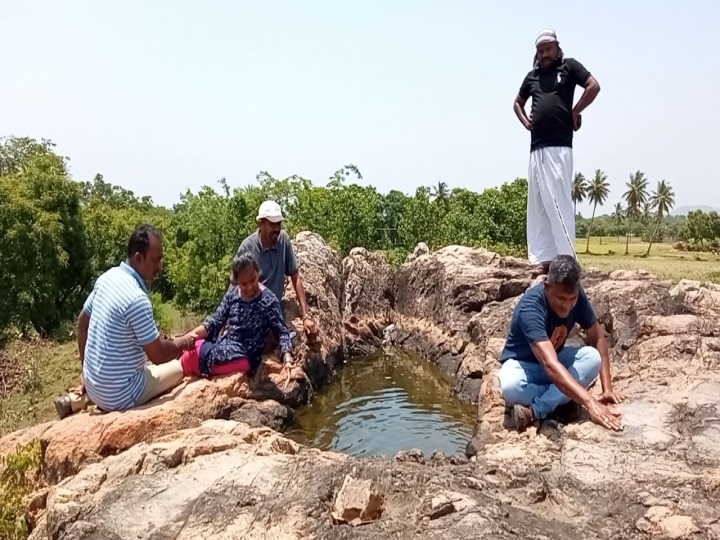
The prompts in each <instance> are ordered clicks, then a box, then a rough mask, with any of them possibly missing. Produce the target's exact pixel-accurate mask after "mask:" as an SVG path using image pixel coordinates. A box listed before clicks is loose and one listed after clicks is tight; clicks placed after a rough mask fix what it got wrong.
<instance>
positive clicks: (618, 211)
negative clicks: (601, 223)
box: [610, 203, 625, 242]
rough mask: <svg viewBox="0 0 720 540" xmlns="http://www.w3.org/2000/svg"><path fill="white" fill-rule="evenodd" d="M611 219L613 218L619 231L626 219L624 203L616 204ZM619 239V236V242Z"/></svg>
mask: <svg viewBox="0 0 720 540" xmlns="http://www.w3.org/2000/svg"><path fill="white" fill-rule="evenodd" d="M610 219H611V220H612V223H613V225H615V226H616V227H617V229H618V231H619V230H620V229H621V228H622V225H623V223H624V221H625V208H623V205H622V203H616V204H615V208H614V210H613V212H612V214H611V215H610ZM619 241H620V238H619V237H618V242H619Z"/></svg>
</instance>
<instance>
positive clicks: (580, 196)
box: [572, 173, 588, 216]
mask: <svg viewBox="0 0 720 540" xmlns="http://www.w3.org/2000/svg"><path fill="white" fill-rule="evenodd" d="M587 189H588V183H587V180H585V176H584V175H583V173H575V178H573V183H572V200H573V215H575V216H577V205H578V203H581V202H583V201H584V200H585V197H586V196H587Z"/></svg>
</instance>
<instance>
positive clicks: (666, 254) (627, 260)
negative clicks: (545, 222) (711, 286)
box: [575, 236, 720, 283]
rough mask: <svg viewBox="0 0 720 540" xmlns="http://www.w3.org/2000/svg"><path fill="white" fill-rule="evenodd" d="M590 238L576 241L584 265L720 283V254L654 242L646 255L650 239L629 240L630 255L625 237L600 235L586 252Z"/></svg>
mask: <svg viewBox="0 0 720 540" xmlns="http://www.w3.org/2000/svg"><path fill="white" fill-rule="evenodd" d="M586 244H587V240H585V239H582V240H581V239H578V240H577V241H576V243H575V245H576V248H575V249H577V252H578V255H579V257H580V260H581V261H582V263H583V265H584V266H586V267H587V266H594V267H596V268H600V269H601V270H617V269H621V268H622V269H628V270H647V271H648V272H650V273H652V274H655V275H656V276H657V277H658V278H660V279H665V280H670V281H679V280H681V279H697V280H700V281H712V282H715V283H720V264H719V263H720V257H718V256H717V255H713V254H712V253H700V252H698V253H695V252H688V251H677V250H675V249H673V248H672V245H671V244H668V243H660V244H653V245H652V248H651V250H650V255H649V256H648V257H645V256H644V255H645V252H646V251H647V247H648V245H647V242H641V241H640V240H639V239H632V238H631V239H630V244H629V246H628V247H629V250H628V251H629V254H628V255H625V237H620V238H619V239H618V238H616V237H614V236H613V237H601V238H591V239H590V253H589V254H586V253H585V247H586Z"/></svg>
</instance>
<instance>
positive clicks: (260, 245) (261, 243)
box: [236, 201, 317, 335]
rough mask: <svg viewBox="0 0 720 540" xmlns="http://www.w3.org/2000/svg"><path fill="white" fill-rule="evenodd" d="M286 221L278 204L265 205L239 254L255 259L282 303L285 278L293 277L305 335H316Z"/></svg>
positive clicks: (264, 280)
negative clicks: (249, 254) (284, 225)
mask: <svg viewBox="0 0 720 540" xmlns="http://www.w3.org/2000/svg"><path fill="white" fill-rule="evenodd" d="M284 220H285V218H284V217H283V215H282V210H281V209H280V205H279V204H278V203H276V202H275V201H265V202H263V203H262V204H261V205H260V210H259V211H258V215H257V222H258V230H257V232H254V233H252V234H251V235H250V236H248V237H247V238H246V239H245V240H243V242H242V244H240V247H239V248H238V250H237V254H236V255H240V254H241V253H242V252H244V251H249V252H250V253H252V254H253V255H254V256H255V260H256V261H257V262H258V265H259V266H260V281H261V282H262V284H263V285H265V286H266V287H267V288H268V289H270V290H271V291H272V292H273V293H275V296H277V298H278V300H280V303H281V304H282V300H283V293H284V290H285V276H290V280H291V281H292V283H293V287H295V293H296V294H297V299H298V303H299V304H300V313H301V315H302V319H303V327H304V329H305V333H306V334H308V335H314V334H315V333H316V332H317V329H316V327H315V322H314V321H313V320H312V319H311V318H310V312H309V311H308V306H307V299H306V298H305V288H304V287H303V282H302V278H301V277H300V270H299V269H298V264H297V258H296V257H295V251H294V250H293V247H292V243H291V242H290V236H289V235H288V233H286V232H285V231H284V230H283V228H282V222H283V221H284Z"/></svg>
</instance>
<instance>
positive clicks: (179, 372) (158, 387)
mask: <svg viewBox="0 0 720 540" xmlns="http://www.w3.org/2000/svg"><path fill="white" fill-rule="evenodd" d="M144 375H145V388H144V390H143V392H142V394H140V397H139V398H138V399H137V401H136V402H135V407H137V406H139V405H144V404H146V403H147V402H148V401H152V400H153V399H155V398H156V397H158V396H161V395H162V394H164V393H165V392H167V391H169V390H172V389H173V388H175V387H176V386H177V385H179V384H180V383H181V382H182V380H183V368H182V364H181V363H180V360H170V361H169V362H165V363H164V364H145V370H144ZM68 396H69V397H70V407H71V408H72V412H73V414H75V413H77V412H79V411H82V410H83V409H85V407H87V405H88V404H89V403H90V399H89V398H88V396H87V394H83V395H82V396H80V395H78V394H75V393H74V392H70V393H69V394H68Z"/></svg>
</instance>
